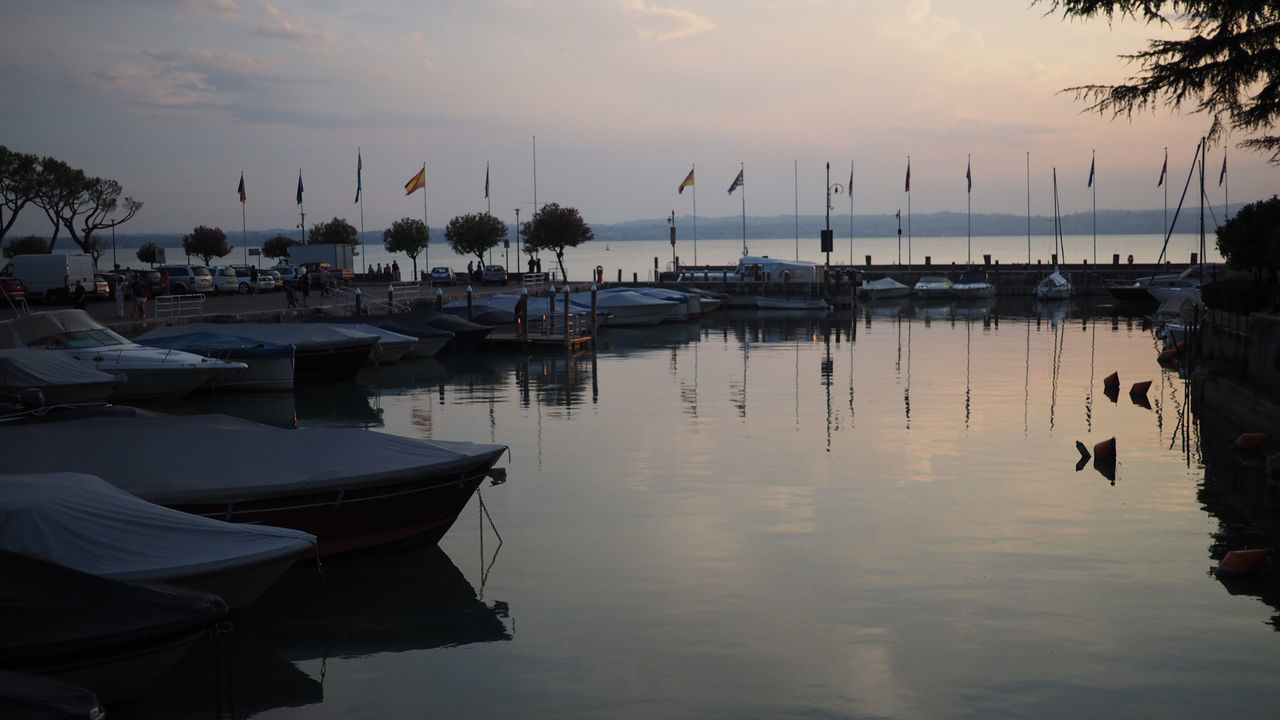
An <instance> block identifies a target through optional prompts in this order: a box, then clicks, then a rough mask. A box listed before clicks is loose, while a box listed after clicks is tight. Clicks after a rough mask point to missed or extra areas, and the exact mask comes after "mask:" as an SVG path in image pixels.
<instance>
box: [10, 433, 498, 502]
mask: <svg viewBox="0 0 1280 720" xmlns="http://www.w3.org/2000/svg"><path fill="white" fill-rule="evenodd" d="M0 439H2V440H3V442H4V446H5V457H4V467H5V469H6V470H7V471H9V472H11V473H42V472H64V471H65V472H80V473H87V474H90V475H96V476H98V477H100V478H102V479H103V480H106V481H107V482H109V483H111V484H112V485H115V486H116V487H118V488H120V489H122V490H125V491H127V492H130V493H133V494H134V495H137V496H138V497H141V498H143V499H144V500H149V501H151V502H154V503H159V504H162V505H187V504H207V503H233V502H245V501H248V500H259V499H265V498H273V497H281V496H287V495H299V494H305V493H312V492H319V491H326V490H328V491H332V490H339V489H348V490H351V489H356V488H361V487H370V486H376V485H381V484H385V483H386V482H388V481H394V480H397V479H403V480H411V479H412V480H419V479H422V478H437V477H438V478H439V479H440V482H441V483H447V482H455V481H457V480H458V479H459V478H458V475H457V474H458V473H460V472H461V471H463V470H464V469H467V468H474V467H475V466H476V465H479V464H484V465H486V466H487V465H492V464H493V463H494V462H496V461H497V459H498V458H499V457H501V455H502V453H503V452H505V451H506V449H507V448H506V446H505V445H492V444H481V443H469V442H450V441H444V440H418V439H414V438H405V437H397V436H395V435H387V434H385V433H379V432H372V431H368V430H358V429H353V428H312V429H302V430H286V429H283V428H277V427H271V426H269V425H262V424H259V423H255V422H250V421H248V420H241V419H238V418H233V417H229V416H226V415H213V414H211V415H142V414H139V415H137V416H134V417H87V418H84V419H76V420H63V421H59V422H44V423H35V424H30V425H23V424H17V425H10V426H6V427H2V428H0ZM131 448H136V449H139V450H142V449H145V458H143V459H139V460H137V461H131V462H119V461H115V460H112V459H111V458H119V457H121V453H122V452H125V451H127V450H128V449H131Z"/></svg>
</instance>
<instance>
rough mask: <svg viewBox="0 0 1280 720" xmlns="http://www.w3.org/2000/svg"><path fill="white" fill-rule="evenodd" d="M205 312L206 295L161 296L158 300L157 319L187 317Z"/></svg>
mask: <svg viewBox="0 0 1280 720" xmlns="http://www.w3.org/2000/svg"><path fill="white" fill-rule="evenodd" d="M203 312H204V295H201V294H199V293H193V294H188V295H160V296H158V297H157V298H156V317H158V318H162V317H187V316H191V315H200V314H201V313H203Z"/></svg>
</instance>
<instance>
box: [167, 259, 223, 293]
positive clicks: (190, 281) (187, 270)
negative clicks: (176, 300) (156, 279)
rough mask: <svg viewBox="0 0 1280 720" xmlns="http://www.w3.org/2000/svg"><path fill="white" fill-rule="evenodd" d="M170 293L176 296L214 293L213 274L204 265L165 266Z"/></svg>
mask: <svg viewBox="0 0 1280 720" xmlns="http://www.w3.org/2000/svg"><path fill="white" fill-rule="evenodd" d="M161 269H162V270H164V272H165V275H167V276H168V277H169V292H171V293H173V294H174V295H186V294H188V293H207V292H213V273H212V272H210V271H209V268H207V267H204V266H203V265H165V266H163V267H162V268H161Z"/></svg>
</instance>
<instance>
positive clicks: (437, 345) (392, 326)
mask: <svg viewBox="0 0 1280 720" xmlns="http://www.w3.org/2000/svg"><path fill="white" fill-rule="evenodd" d="M414 318H415V316H414V314H413V313H390V314H384V315H323V316H319V317H316V318H313V319H312V320H311V322H327V323H334V324H352V325H364V324H367V325H372V326H374V327H377V328H381V329H383V330H391V331H393V332H397V333H400V334H401V335H411V336H413V337H414V338H416V340H417V342H415V343H413V346H412V347H411V348H409V355H408V356H409V357H411V358H428V357H433V356H434V355H435V354H436V353H438V352H440V351H441V350H443V349H444V347H445V346H446V345H448V344H449V341H450V340H452V339H453V333H451V332H449V331H448V330H441V329H439V328H434V327H431V326H429V325H426V324H424V323H422V322H417V321H415V319H414Z"/></svg>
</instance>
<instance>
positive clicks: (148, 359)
mask: <svg viewBox="0 0 1280 720" xmlns="http://www.w3.org/2000/svg"><path fill="white" fill-rule="evenodd" d="M23 347H28V348H37V349H43V350H46V351H49V352H58V353H61V354H63V355H65V356H67V357H70V358H73V359H75V360H77V361H79V362H80V363H82V364H83V365H85V366H86V367H90V368H93V369H95V370H100V371H102V372H105V373H110V374H112V375H115V376H117V377H123V378H124V380H125V382H123V383H122V384H120V385H119V386H117V387H116V389H115V390H114V391H113V392H112V393H111V396H110V397H111V398H112V399H113V400H121V399H132V398H149V399H159V398H178V397H182V396H183V395H186V394H187V393H189V392H191V391H192V390H194V389H195V388H196V387H198V386H200V385H203V384H205V383H207V382H210V381H211V380H213V379H214V378H216V377H218V376H220V375H227V374H235V373H239V372H241V371H243V370H244V369H245V367H246V366H245V364H244V363H241V362H228V361H225V360H217V359H214V358H207V357H202V356H200V355H195V354H193V353H188V352H183V351H181V350H162V349H159V348H152V347H146V346H144V345H139V344H137V343H135V342H132V341H130V340H127V339H125V338H124V337H122V336H121V335H120V334H118V333H116V332H115V331H114V330H111V329H109V328H106V327H104V326H102V325H101V324H99V323H98V321H96V320H94V319H93V318H92V317H90V316H89V314H88V313H86V312H85V311H83V310H51V311H48V312H40V313H33V314H31V315H24V316H22V317H17V318H14V319H12V320H6V321H3V322H0V349H3V348H23Z"/></svg>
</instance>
